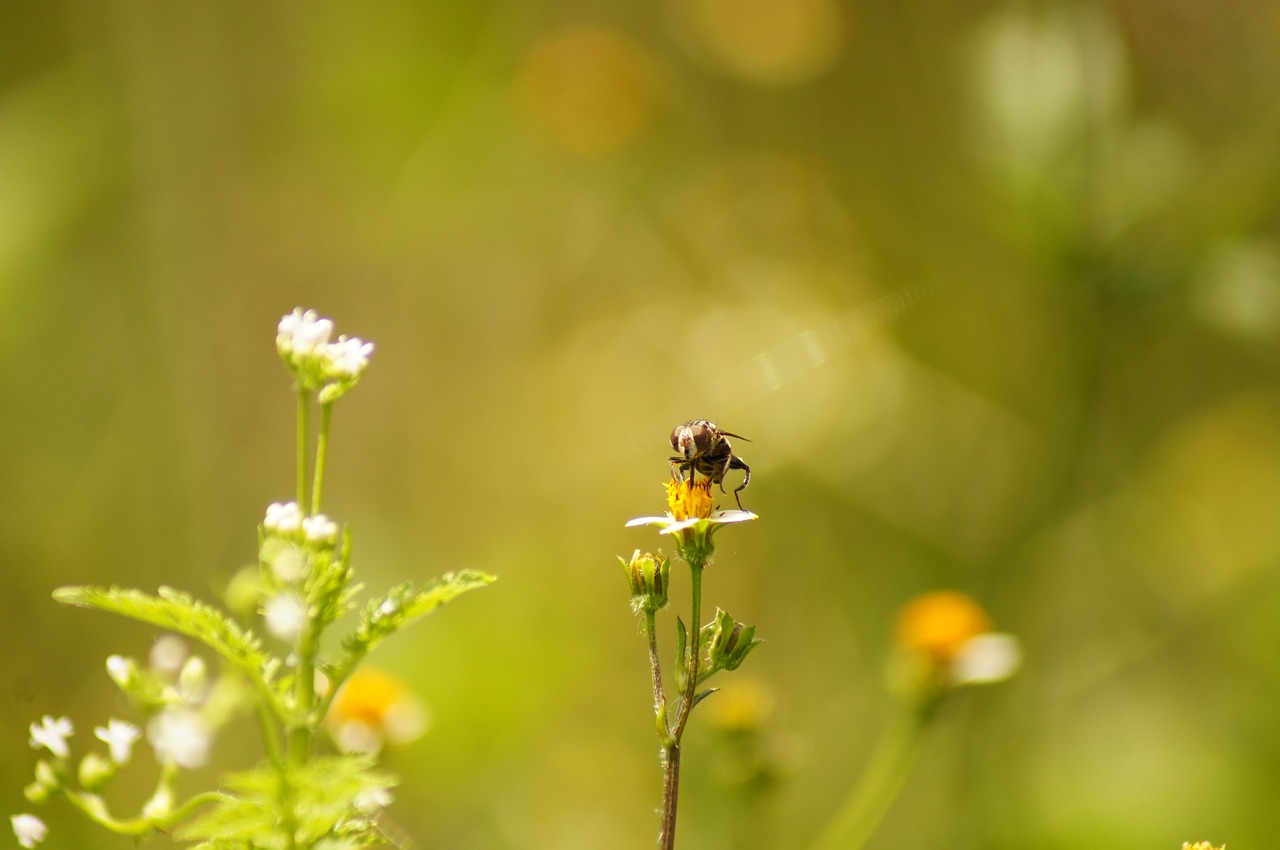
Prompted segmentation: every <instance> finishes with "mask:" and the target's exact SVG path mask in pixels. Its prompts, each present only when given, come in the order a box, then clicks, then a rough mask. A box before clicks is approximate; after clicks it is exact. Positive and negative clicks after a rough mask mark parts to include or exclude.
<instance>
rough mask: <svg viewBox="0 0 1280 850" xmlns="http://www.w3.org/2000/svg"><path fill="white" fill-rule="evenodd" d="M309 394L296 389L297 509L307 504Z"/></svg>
mask: <svg viewBox="0 0 1280 850" xmlns="http://www.w3.org/2000/svg"><path fill="white" fill-rule="evenodd" d="M309 403H310V393H308V392H307V391H306V390H305V389H303V388H302V387H301V386H299V387H298V493H297V501H298V507H299V508H301V507H302V506H303V505H305V504H306V503H307V411H308V409H309V408H308V405H309Z"/></svg>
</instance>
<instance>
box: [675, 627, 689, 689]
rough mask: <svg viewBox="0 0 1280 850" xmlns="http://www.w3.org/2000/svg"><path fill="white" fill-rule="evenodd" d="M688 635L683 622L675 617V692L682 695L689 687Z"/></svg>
mask: <svg viewBox="0 0 1280 850" xmlns="http://www.w3.org/2000/svg"><path fill="white" fill-rule="evenodd" d="M688 641H689V633H688V630H687V629H686V628H685V625H684V620H681V619H680V618H679V617H676V691H677V692H678V693H681V694H683V693H684V692H685V688H687V687H688V686H689V646H688Z"/></svg>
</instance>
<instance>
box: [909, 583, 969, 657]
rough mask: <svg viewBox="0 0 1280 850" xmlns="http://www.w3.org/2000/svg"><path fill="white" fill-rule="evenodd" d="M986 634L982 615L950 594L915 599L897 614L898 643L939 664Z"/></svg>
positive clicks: (959, 595)
mask: <svg viewBox="0 0 1280 850" xmlns="http://www.w3.org/2000/svg"><path fill="white" fill-rule="evenodd" d="M990 630H991V621H990V620H989V619H988V618H987V615H986V612H984V611H983V610H982V609H981V608H979V607H978V605H977V603H975V602H974V601H973V600H972V599H970V598H969V597H967V596H965V595H964V594H963V593H957V592H956V591H953V590H940V591H936V592H934V593H927V594H925V595H924V596H918V597H916V598H915V599H913V600H911V601H910V602H909V603H907V605H906V606H905V607H904V608H903V609H902V611H901V613H899V614H898V643H899V644H901V645H902V646H903V647H905V648H907V649H909V650H913V651H915V652H921V653H924V654H926V655H929V656H930V657H932V658H934V659H936V660H938V661H941V662H949V661H950V660H951V659H953V658H955V657H956V654H957V653H958V652H959V651H960V647H962V646H964V644H965V643H967V642H968V641H969V640H970V639H972V638H974V637H976V636H978V635H980V634H983V633H985V632H988V631H990Z"/></svg>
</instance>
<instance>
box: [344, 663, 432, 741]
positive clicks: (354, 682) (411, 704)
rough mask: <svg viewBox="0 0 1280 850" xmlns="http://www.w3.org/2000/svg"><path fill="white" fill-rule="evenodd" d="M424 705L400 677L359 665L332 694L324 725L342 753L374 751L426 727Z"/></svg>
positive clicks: (419, 733)
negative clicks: (334, 695) (336, 692)
mask: <svg viewBox="0 0 1280 850" xmlns="http://www.w3.org/2000/svg"><path fill="white" fill-rule="evenodd" d="M427 725H428V717H427V711H426V707H425V706H424V705H423V704H422V701H421V700H419V699H418V698H417V697H416V696H414V695H413V693H412V692H410V690H409V688H408V687H407V686H406V685H405V684H404V683H403V682H402V681H400V679H398V678H396V677H395V676H392V675H391V674H389V673H384V672H382V671H380V670H375V669H372V668H369V667H362V668H360V669H359V670H357V671H356V672H355V673H354V674H352V676H351V678H350V679H348V680H347V681H346V683H345V684H344V685H343V686H342V688H341V690H339V691H338V694H337V696H336V697H334V700H333V705H332V706H330V708H329V715H328V716H327V717H326V718H325V726H326V727H327V728H328V730H329V735H330V737H332V738H333V741H334V743H335V744H336V745H337V746H338V749H340V750H342V751H343V752H363V753H376V752H378V751H379V750H381V749H382V747H383V746H384V745H385V744H405V743H408V742H409V741H412V740H414V739H416V738H418V737H421V735H422V733H423V732H425V731H426V730H427Z"/></svg>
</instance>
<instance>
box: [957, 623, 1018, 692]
mask: <svg viewBox="0 0 1280 850" xmlns="http://www.w3.org/2000/svg"><path fill="white" fill-rule="evenodd" d="M1021 663H1022V645H1021V644H1020V643H1019V642H1018V639H1017V638H1016V637H1014V636H1013V635H1005V634H995V633H989V634H983V635H978V636H977V637H974V638H971V639H969V640H968V641H966V642H965V644H964V645H963V646H961V647H960V651H959V652H957V653H956V657H955V659H954V660H953V661H952V662H951V681H952V683H953V684H956V685H980V684H985V683H988V682H999V681H1002V680H1004V679H1007V678H1009V677H1010V676H1012V675H1013V674H1014V673H1015V672H1017V669H1018V666H1019V665H1020V664H1021Z"/></svg>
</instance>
